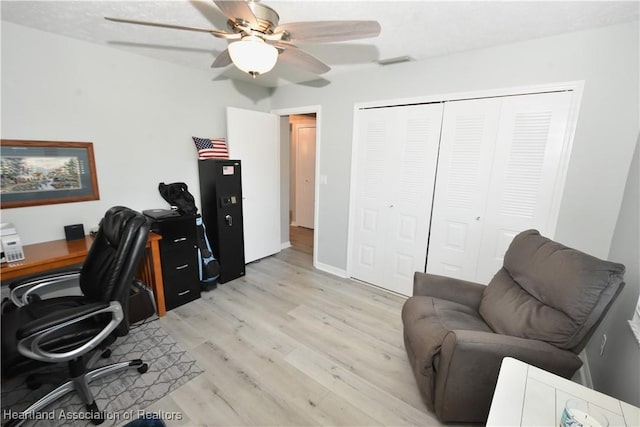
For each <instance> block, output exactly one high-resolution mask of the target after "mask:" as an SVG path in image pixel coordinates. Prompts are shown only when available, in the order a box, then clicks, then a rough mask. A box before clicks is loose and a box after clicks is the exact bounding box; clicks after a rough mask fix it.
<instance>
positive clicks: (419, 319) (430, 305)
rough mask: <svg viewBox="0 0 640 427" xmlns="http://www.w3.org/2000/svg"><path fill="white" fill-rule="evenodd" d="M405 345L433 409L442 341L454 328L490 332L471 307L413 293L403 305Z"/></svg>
mask: <svg viewBox="0 0 640 427" xmlns="http://www.w3.org/2000/svg"><path fill="white" fill-rule="evenodd" d="M402 323H403V325H404V337H405V347H406V350H407V354H408V355H409V360H410V362H411V364H412V367H413V370H414V373H415V375H416V378H418V379H419V380H421V381H420V382H421V383H422V384H423V386H421V387H420V392H421V393H422V397H423V399H424V401H425V403H426V404H427V406H428V407H429V408H430V409H431V410H433V402H434V399H433V385H434V382H433V381H434V376H435V372H434V371H435V370H437V362H436V359H437V357H438V353H439V351H440V347H441V346H442V342H443V341H444V338H445V337H446V336H447V334H448V333H450V332H451V331H454V330H469V331H483V332H491V329H490V328H489V327H488V326H487V325H486V324H485V322H484V321H483V320H482V318H481V317H480V316H479V315H478V313H477V312H476V311H475V310H474V309H472V308H471V307H467V306H465V305H463V304H459V303H456V302H453V301H447V300H444V299H439V298H432V297H427V296H413V297H411V298H409V299H408V300H407V301H406V302H405V303H404V306H403V307H402Z"/></svg>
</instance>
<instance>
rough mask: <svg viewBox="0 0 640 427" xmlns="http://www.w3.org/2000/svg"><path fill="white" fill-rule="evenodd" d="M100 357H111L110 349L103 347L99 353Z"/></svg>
mask: <svg viewBox="0 0 640 427" xmlns="http://www.w3.org/2000/svg"><path fill="white" fill-rule="evenodd" d="M100 357H102V358H103V359H108V358H109V357H111V349H110V348H107V349H105V350H104V351H103V352H102V354H101V355H100Z"/></svg>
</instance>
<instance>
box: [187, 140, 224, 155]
mask: <svg viewBox="0 0 640 427" xmlns="http://www.w3.org/2000/svg"><path fill="white" fill-rule="evenodd" d="M192 138H193V142H194V143H195V144H196V148H197V149H198V159H228V158H229V151H228V150H227V142H226V141H225V139H224V138H216V139H209V138H196V137H195V136H193V137H192Z"/></svg>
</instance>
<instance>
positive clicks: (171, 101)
mask: <svg viewBox="0 0 640 427" xmlns="http://www.w3.org/2000/svg"><path fill="white" fill-rule="evenodd" d="M214 77H215V76H214V75H213V74H212V72H210V71H199V70H192V69H189V68H185V67H180V66H177V65H172V64H168V63H165V62H159V61H156V60H152V59H149V58H146V57H143V56H139V55H133V54H130V53H126V52H123V51H119V50H116V49H112V48H109V47H106V46H100V45H96V44H89V43H86V42H82V41H78V40H75V39H71V38H66V37H61V36H57V35H53V34H50V33H45V32H41V31H37V30H33V29H30V28H27V27H22V26H18V25H15V24H11V23H7V22H2V138H5V139H30V140H50V141H85V142H93V144H94V152H95V158H96V167H97V173H98V184H99V188H100V200H99V201H92V202H79V203H66V204H58V205H47V206H36V207H28V208H14V209H3V210H2V221H3V222H7V221H8V222H13V223H14V224H15V226H16V227H17V229H18V232H19V233H20V236H21V238H22V240H23V243H25V244H29V243H34V242H40V241H47V240H52V239H61V238H64V231H63V226H64V225H66V224H75V223H83V224H84V227H85V231H88V230H89V228H90V227H91V226H94V225H96V224H97V223H98V221H99V220H100V218H101V217H102V215H103V214H104V212H105V211H106V210H107V209H108V208H109V207H111V206H113V205H117V204H121V205H125V206H129V207H131V208H133V209H137V210H143V209H150V208H158V207H161V208H166V207H168V205H167V203H166V202H165V201H164V200H163V199H162V198H161V197H160V195H159V193H158V183H159V182H165V183H169V182H176V181H183V182H186V183H187V185H188V186H189V190H190V191H191V193H192V194H193V195H194V196H195V197H196V202H197V205H198V206H200V201H199V199H200V197H199V191H200V190H199V186H198V166H197V161H196V159H197V152H196V150H195V147H194V145H193V143H192V141H191V136H203V137H216V136H224V135H225V134H226V129H225V128H226V125H225V123H226V119H225V117H226V116H225V107H226V106H228V105H229V106H237V107H242V108H248V109H254V110H261V111H265V110H268V106H269V98H268V97H269V92H268V90H267V89H264V88H259V87H257V86H254V85H246V84H239V83H231V82H230V81H214V80H213V78H214Z"/></svg>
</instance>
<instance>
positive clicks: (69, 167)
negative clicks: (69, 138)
mask: <svg viewBox="0 0 640 427" xmlns="http://www.w3.org/2000/svg"><path fill="white" fill-rule="evenodd" d="M0 172H1V175H0V205H1V206H0V207H1V208H2V209H7V208H18V207H24V206H36V205H48V204H54V203H70V202H81V201H87V200H99V199H100V195H99V192H98V178H97V176H96V165H95V160H94V158H93V144H92V143H90V142H55V141H22V140H12V139H3V140H1V142H0Z"/></svg>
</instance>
